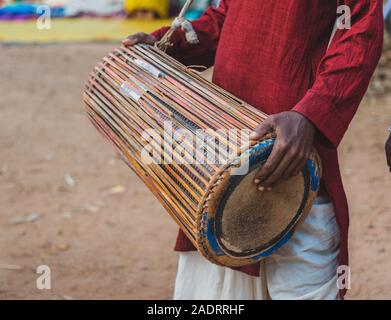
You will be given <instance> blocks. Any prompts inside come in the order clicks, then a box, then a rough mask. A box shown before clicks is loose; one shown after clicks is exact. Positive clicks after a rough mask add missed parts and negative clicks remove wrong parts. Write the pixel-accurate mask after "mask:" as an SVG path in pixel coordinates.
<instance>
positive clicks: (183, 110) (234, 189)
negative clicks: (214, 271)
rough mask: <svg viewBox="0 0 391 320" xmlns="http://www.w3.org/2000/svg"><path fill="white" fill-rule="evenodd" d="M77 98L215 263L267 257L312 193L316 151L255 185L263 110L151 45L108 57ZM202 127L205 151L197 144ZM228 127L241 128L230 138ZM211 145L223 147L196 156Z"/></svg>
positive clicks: (262, 155)
mask: <svg viewBox="0 0 391 320" xmlns="http://www.w3.org/2000/svg"><path fill="white" fill-rule="evenodd" d="M83 101H84V104H85V107H86V110H87V114H88V116H89V118H90V120H91V121H92V123H93V124H94V125H95V127H96V128H97V129H98V130H99V131H100V132H101V133H102V134H103V135H104V136H105V137H106V138H107V139H108V140H109V141H111V143H112V144H113V145H114V146H115V148H116V149H117V150H118V151H119V153H120V154H121V156H122V158H123V159H124V161H125V162H126V163H127V164H128V165H129V166H130V167H131V168H132V169H133V170H134V171H135V172H136V173H137V175H138V176H139V177H140V178H141V179H142V180H143V182H144V183H145V184H146V185H147V186H148V187H149V189H150V190H151V191H152V192H153V194H154V195H155V196H156V197H157V198H158V199H159V201H160V202H161V203H162V204H163V206H164V207H165V209H166V210H167V211H168V213H169V214H170V215H171V216H172V217H173V218H174V220H175V221H176V222H177V223H178V225H179V226H180V227H181V229H182V230H183V231H184V232H185V234H186V235H187V236H188V237H189V239H190V240H191V241H192V242H193V244H194V245H195V246H196V247H197V249H198V250H199V251H200V252H201V253H202V254H203V255H204V256H205V257H206V258H207V259H209V260H210V261H211V262H213V263H216V264H220V265H224V266H242V265H247V264H251V263H254V262H257V261H259V260H260V259H262V258H263V257H266V256H268V255H270V254H271V253H272V252H274V251H275V250H277V249H278V248H279V247H281V246H282V245H283V244H284V243H285V242H286V241H287V240H288V239H289V238H290V236H291V235H292V233H293V231H294V228H295V226H296V225H297V224H298V223H299V222H300V220H301V219H303V218H304V217H305V216H306V214H307V213H308V211H309V209H310V208H311V206H312V202H313V200H314V198H315V197H316V194H317V191H318V188H319V183H320V177H321V164H320V160H319V157H318V155H317V153H316V152H315V151H313V153H312V155H311V157H310V159H309V160H308V161H307V163H306V166H305V167H304V168H303V170H302V173H301V175H299V176H297V177H294V178H291V179H290V180H288V181H285V182H283V183H281V184H280V185H278V186H276V187H275V188H273V190H272V191H266V192H260V191H259V190H257V188H256V186H255V184H254V183H253V180H254V176H255V173H256V172H257V171H258V170H259V168H260V167H261V166H262V165H263V164H264V163H265V161H266V160H267V158H268V156H269V155H270V152H271V150H272V148H273V144H274V139H273V138H265V139H263V140H262V141H259V142H257V143H255V142H248V135H249V133H250V132H252V131H253V129H254V128H255V127H256V126H257V125H258V124H259V123H260V122H262V121H264V120H265V119H266V117H267V115H265V114H264V113H262V112H260V111H259V110H257V109H255V108H253V107H252V106H250V105H248V104H246V103H245V102H243V101H241V100H240V99H238V98H236V97H235V96H233V95H231V94H230V93H228V92H226V91H225V90H223V89H221V88H219V87H218V86H216V85H214V84H212V83H210V82H209V81H207V80H205V79H203V78H202V77H201V76H199V75H198V74H197V73H195V72H193V71H191V70H189V69H187V68H186V67H185V66H183V65H182V64H180V63H179V62H177V61H176V60H174V59H172V58H171V57H169V56H167V55H166V54H165V53H164V52H162V51H160V50H158V49H156V48H154V47H151V46H148V45H137V46H135V47H132V48H129V49H127V48H123V47H122V48H119V49H116V50H114V52H112V53H110V54H109V55H107V56H106V57H105V58H104V59H103V61H102V62H101V63H99V64H98V65H97V66H96V67H95V69H94V71H93V73H92V74H91V76H90V78H89V80H88V83H87V85H86V89H85V92H84V95H83ZM167 124H169V126H168V125H167ZM168 127H169V128H170V130H171V131H170V132H168V129H167V128H168ZM199 132H203V134H202V135H201V136H202V139H201V140H202V142H203V143H204V146H203V147H202V148H197V146H196V143H195V142H196V141H197V138H199ZM224 132H229V134H230V133H232V132H236V133H239V132H240V134H237V135H236V137H235V139H227V136H229V134H228V133H227V134H225V133H224ZM167 136H168V139H166V138H167ZM167 140H168V141H170V144H169V145H170V147H169V148H166V142H167ZM163 145H164V146H163ZM208 148H209V149H212V150H216V149H219V150H223V151H224V150H225V151H227V150H229V152H228V151H227V152H220V154H219V156H218V157H216V158H214V159H213V161H199V159H200V158H202V156H204V155H205V154H206V151H205V150H206V149H208ZM146 158H148V159H147V160H148V161H146ZM162 159H163V160H164V161H161V160H162ZM195 159H196V160H197V161H194V160H195ZM208 159H209V158H208ZM167 160H171V161H167ZM243 164H244V165H243ZM243 168H245V170H244V171H243Z"/></svg>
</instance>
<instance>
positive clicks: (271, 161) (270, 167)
mask: <svg viewBox="0 0 391 320" xmlns="http://www.w3.org/2000/svg"><path fill="white" fill-rule="evenodd" d="M285 152H286V146H285V144H284V143H281V141H280V140H278V139H277V140H276V144H275V145H274V147H273V150H272V152H271V154H270V156H269V158H268V159H267V161H266V163H265V164H264V165H263V166H262V168H261V169H260V170H259V171H258V172H257V174H256V175H255V178H254V183H255V184H257V185H259V186H262V187H263V185H262V182H263V181H264V180H265V179H267V178H268V176H269V175H271V174H272V173H273V172H274V170H275V169H276V168H277V166H278V165H279V163H280V161H281V159H282V158H283V156H284V155H285Z"/></svg>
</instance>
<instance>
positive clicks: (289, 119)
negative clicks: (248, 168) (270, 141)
mask: <svg viewBox="0 0 391 320" xmlns="http://www.w3.org/2000/svg"><path fill="white" fill-rule="evenodd" d="M273 132H274V133H275V134H276V142H275V144H274V146H273V150H272V152H271V154H270V156H269V158H268V160H267V161H266V163H265V164H264V165H263V166H262V168H261V169H260V170H259V171H258V173H257V174H256V176H255V180H254V183H255V184H256V185H257V186H258V189H259V190H261V191H263V190H265V188H267V189H270V188H271V187H272V186H274V185H276V184H278V183H280V182H281V181H283V180H286V179H289V178H291V177H293V176H295V175H298V174H299V173H300V171H301V170H302V169H303V167H304V165H305V162H306V161H307V159H308V158H309V156H310V154H311V148H312V145H313V142H314V136H315V127H314V125H313V124H312V123H311V122H310V121H309V120H307V119H306V118H305V117H304V116H302V115H301V114H300V113H297V112H282V113H278V114H275V115H272V116H270V117H269V118H267V120H266V121H264V122H263V123H261V124H260V125H259V126H258V127H257V128H256V129H255V131H254V132H253V133H252V134H251V136H250V139H251V140H259V139H261V138H262V137H264V136H265V135H266V134H268V133H273Z"/></svg>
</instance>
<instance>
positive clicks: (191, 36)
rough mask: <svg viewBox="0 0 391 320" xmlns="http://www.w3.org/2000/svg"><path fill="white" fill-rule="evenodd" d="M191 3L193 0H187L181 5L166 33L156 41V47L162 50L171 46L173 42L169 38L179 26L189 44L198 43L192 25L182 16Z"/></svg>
mask: <svg viewBox="0 0 391 320" xmlns="http://www.w3.org/2000/svg"><path fill="white" fill-rule="evenodd" d="M192 3H193V0H187V1H186V3H185V4H184V5H183V7H182V9H181V11H180V13H179V15H178V17H176V18H175V19H174V21H173V22H172V24H171V28H170V29H169V30H168V31H167V32H166V34H165V35H164V36H163V37H162V38H161V39H160V41H157V42H156V44H155V46H156V47H158V48H159V49H160V50H162V51H167V49H168V48H169V47H172V46H173V44H172V43H171V42H170V39H171V37H172V35H173V34H174V32H175V31H176V30H178V29H179V28H182V30H183V31H184V32H185V37H186V41H187V42H188V43H190V44H198V43H199V40H198V36H197V33H196V32H195V30H194V28H193V25H192V24H191V22H190V21H189V20H186V19H185V18H184V16H185V14H186V12H187V11H188V10H189V8H190V6H191V4H192Z"/></svg>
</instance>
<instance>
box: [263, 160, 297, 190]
mask: <svg viewBox="0 0 391 320" xmlns="http://www.w3.org/2000/svg"><path fill="white" fill-rule="evenodd" d="M290 160H291V159H290V157H289V156H288V155H287V154H285V155H284V157H283V158H282V159H281V161H280V162H279V164H278V166H277V167H276V168H275V169H274V170H273V172H272V173H271V174H270V175H269V176H268V177H267V178H266V179H265V180H264V181H262V182H261V183H260V186H261V187H263V188H271V187H273V186H274V185H275V184H276V183H277V182H278V181H281V180H282V176H283V174H284V172H285V170H286V169H287V167H288V166H289V163H290Z"/></svg>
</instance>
